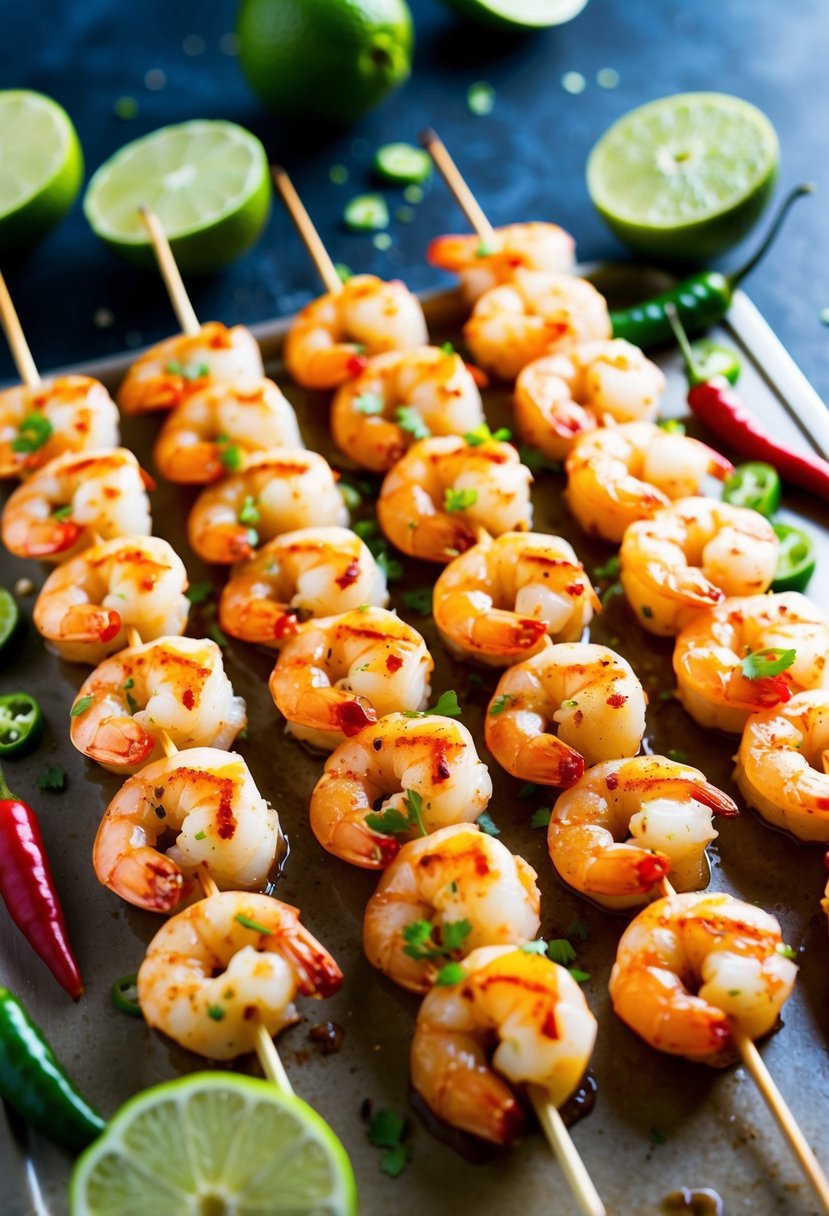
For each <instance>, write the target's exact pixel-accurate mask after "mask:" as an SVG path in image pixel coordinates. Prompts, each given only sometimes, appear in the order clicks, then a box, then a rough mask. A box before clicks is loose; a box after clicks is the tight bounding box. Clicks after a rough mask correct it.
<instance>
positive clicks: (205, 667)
mask: <svg viewBox="0 0 829 1216" xmlns="http://www.w3.org/2000/svg"><path fill="white" fill-rule="evenodd" d="M246 722H247V714H246V712H245V703H244V701H243V700H242V698H241V697H237V696H235V695H234V692H233V686H232V685H231V683H230V680H229V679H228V678H227V675H226V674H225V671H224V667H223V665H222V652H221V650H220V649H219V647H218V646H217V645H216V643H215V642H211V641H210V640H209V639H208V638H182V637H164V638H157V639H156V640H155V641H152V642H142V643H141V645H140V646H130V647H128V648H127V649H126V650H122V651H120V653H119V654H115V655H112V657H111V658H109V659H104V661H103V662H102V663H100V664H99V665H98V667H96V668H95V670H94V671H93V673H92V675H91V676H88V677H87V678H86V680H84V682H83V684H82V685H81V687H80V688H79V690H78V694H77V696H76V698H75V700H74V702H73V704H72V709H71V711H70V726H69V733H70V737H71V739H72V743H73V744H74V746H75V747H76V748H77V749H78V751H79V752H83V754H84V755H85V756H89V758H90V760H95V761H96V763H98V764H100V765H102V766H103V767H104V768H108V769H109V770H110V771H111V772H114V773H134V772H137V770H138V769H140V768H141V767H142V766H143V765H145V764H148V763H149V762H150V761H151V760H158V759H160V758H161V756H162V755H163V754H164V750H163V747H162V742H161V737H162V734H164V735H166V736H167V738H168V739H169V740H171V741H172V742H173V743H174V744H175V745H176V747H178V748H181V749H184V748H190V747H214V748H221V749H224V748H229V747H230V746H231V745H232V743H233V740H234V739H235V738H236V736H237V735H238V734H239V731H240V730H242V729H243V728H244V726H245V724H246Z"/></svg>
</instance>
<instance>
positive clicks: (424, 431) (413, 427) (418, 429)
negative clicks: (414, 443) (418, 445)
mask: <svg viewBox="0 0 829 1216" xmlns="http://www.w3.org/2000/svg"><path fill="white" fill-rule="evenodd" d="M394 417H395V420H396V422H397V425H398V426H399V427H400V429H401V431H406V432H407V433H408V434H409V435H411V436H412V438H413V439H428V438H429V436H430V435H431V433H432V432H431V431H430V430H429V428H428V426H427V425H426V423H425V422H424V421H423V419H422V418H421V416H420V414H419V413H418V412H417V410H416V409H414V408H413V407H412V406H411V405H399V406H398V407H397V409H396V410H395V411H394Z"/></svg>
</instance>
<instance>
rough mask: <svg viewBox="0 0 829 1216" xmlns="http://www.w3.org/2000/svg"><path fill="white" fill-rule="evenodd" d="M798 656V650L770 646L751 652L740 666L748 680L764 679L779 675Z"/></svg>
mask: <svg viewBox="0 0 829 1216" xmlns="http://www.w3.org/2000/svg"><path fill="white" fill-rule="evenodd" d="M796 658H797V651H796V650H780V649H778V648H776V647H769V649H767V650H755V651H751V652H749V653H748V654H747V655H746V657H745V658H744V659H743V660H742V662H741V664H740V667H741V668H742V672H743V675H744V676H745V677H746V679H747V680H762V679H763V677H764V676H779V675H780V673H781V671H785V670H786V668H787V667H791V665H792V663H793V662H794V661H795V659H796Z"/></svg>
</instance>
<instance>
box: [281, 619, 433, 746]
mask: <svg viewBox="0 0 829 1216" xmlns="http://www.w3.org/2000/svg"><path fill="white" fill-rule="evenodd" d="M433 667H434V664H433V662H432V657H431V655H430V654H429V651H428V650H427V649H426V643H425V642H424V640H423V638H422V637H421V636H420V634H419V633H418V632H417V630H416V629H413V628H412V627H411V625H407V624H406V622H405V621H401V619H400V617H398V616H397V615H396V614H395V613H394V612H389V611H388V610H387V609H386V608H368V607H366V608H357V609H355V610H354V611H352V612H343V613H341V614H339V615H338V616H330V617H323V618H321V619H319V620H316V621H309V622H308V623H307V624H306V625H303V626H302V627H301V628H300V630H299V633H298V634H297V635H296V636H295V637H293V638H291V639H290V640H289V641H288V642H286V643H285V645H284V647H283V648H282V650H281V652H280V655H279V659H278V660H277V663H276V666H275V667H274V669H273V672H272V673H271V678H270V680H269V682H268V687H269V688H270V690H271V696H272V697H273V700H274V704H275V705H276V708H277V709H278V710H279V712H280V713H281V714H282V715H283V716H284V717H285V718H286V719H287V728H286V729H287V732H288V734H290V735H293V736H294V737H295V738H297V739H302V740H304V741H305V742H306V743H309V744H311V746H312V747H318V748H320V749H322V750H324V751H330V750H331V749H332V748H335V747H336V746H337V744H339V743H342V742H343V740H344V739H345V738H348V737H350V736H351V735H354V734H356V733H357V731H359V730H361V729H362V728H363V727H364V726H366V725H367V724H368V723H370V722H376V720H377V718H378V717H383V715H384V714H389V713H394V712H396V711H400V712H403V711H406V710H408V711H410V712H411V711H417V710H421V709H424V708H425V706H426V705H427V704H428V701H429V692H430V688H431V685H430V683H429V681H430V677H431V674H432V669H433Z"/></svg>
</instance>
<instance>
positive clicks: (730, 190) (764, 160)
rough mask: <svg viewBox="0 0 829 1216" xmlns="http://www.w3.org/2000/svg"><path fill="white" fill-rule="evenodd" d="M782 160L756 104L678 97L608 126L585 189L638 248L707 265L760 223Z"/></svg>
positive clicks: (717, 96) (713, 96)
mask: <svg viewBox="0 0 829 1216" xmlns="http://www.w3.org/2000/svg"><path fill="white" fill-rule="evenodd" d="M778 160H779V147H778V141H777V135H776V133H775V130H774V127H773V126H772V125H771V122H770V121H769V120H768V118H767V117H766V116H765V114H763V112H762V111H761V110H758V109H757V107H756V106H753V105H751V104H750V103H749V102H747V101H743V100H742V99H741V98H739V97H731V96H729V95H727V94H725V93H678V94H676V95H675V96H673V97H663V98H661V99H660V100H658V101H652V102H649V103H648V104H647V105H644V106H640V107H639V108H638V109H636V110H631V111H630V112H629V113H628V114H625V115H624V116H623V117H622V118H620V119H619V120H618V121H617V122H616V123H614V124H613V126H612V127H610V129H609V130H608V131H607V132H606V133H605V134H604V135H603V136H602V138H601V139H600V140H599V141H598V143H597V144H596V145H595V146H594V148H593V150H592V152H591V153H590V158H589V160H588V162H587V188H588V190H589V192H590V197H591V199H592V200H593V203H594V205H595V206H596V208H597V209H598V211H599V212H600V213H601V215H602V216H603V217H604V219H605V221H606V222H607V224H608V225H609V226H610V228H611V229H612V230H613V231H614V232H615V233H616V235H617V236H618V237H619V239H620V240H622V241H624V242H625V244H627V245H629V246H630V247H631V248H632V249H635V250H636V251H637V252H639V253H644V254H655V255H657V256H662V257H666V258H670V259H675V260H681V261H704V260H706V259H708V258H711V257H715V256H716V255H717V254H719V253H722V252H723V251H724V250H726V249H728V248H730V247H731V246H732V245H735V244H736V243H737V242H738V241H739V240H741V239H742V238H743V237H744V236H745V235H746V234H747V233H748V232H749V230H750V229H751V228H752V227H753V225H754V224H755V223H756V221H757V220H758V219H759V217H760V215H761V214H762V212H763V209H764V207H765V206H766V203H767V202H768V200H769V197H770V195H771V190H772V186H773V185H774V180H775V177H776V173H777V165H778Z"/></svg>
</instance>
